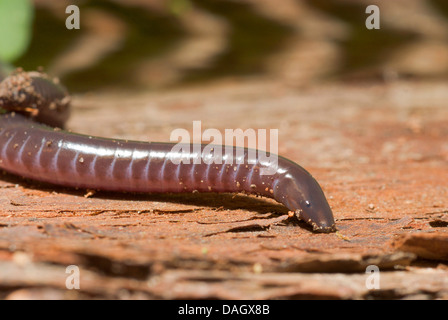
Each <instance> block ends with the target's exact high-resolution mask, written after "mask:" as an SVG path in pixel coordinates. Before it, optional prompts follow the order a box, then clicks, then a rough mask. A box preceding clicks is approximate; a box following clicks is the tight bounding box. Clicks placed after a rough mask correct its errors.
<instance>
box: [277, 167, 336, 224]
mask: <svg viewBox="0 0 448 320" xmlns="http://www.w3.org/2000/svg"><path fill="white" fill-rule="evenodd" d="M281 184H282V185H283V188H284V189H283V190H284V191H283V192H281V193H282V195H281V198H278V200H279V201H280V202H282V203H283V204H285V205H286V206H287V207H288V209H290V210H291V211H293V212H295V214H296V216H297V217H298V218H300V219H301V220H303V221H304V222H306V223H308V224H310V225H311V226H312V227H313V231H315V232H334V231H336V227H335V222H334V217H333V212H332V210H331V208H330V205H329V204H328V201H327V199H326V197H325V195H324V192H323V191H322V188H321V187H320V186H319V184H318V182H317V181H316V179H314V178H313V177H312V176H311V175H310V174H309V173H308V172H306V171H305V170H303V171H301V172H299V174H297V175H286V176H285V177H284V179H283V181H282V183H281Z"/></svg>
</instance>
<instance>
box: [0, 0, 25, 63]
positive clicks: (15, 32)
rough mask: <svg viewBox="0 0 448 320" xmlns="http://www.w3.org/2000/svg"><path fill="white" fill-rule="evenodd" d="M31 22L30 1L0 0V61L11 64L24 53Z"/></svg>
mask: <svg viewBox="0 0 448 320" xmlns="http://www.w3.org/2000/svg"><path fill="white" fill-rule="evenodd" d="M32 22H33V5H32V3H31V1H30V0H0V60H2V61H6V62H12V61H14V60H15V59H17V58H18V57H20V56H21V55H22V54H23V53H24V52H25V51H26V49H27V47H28V44H29V42H30V40H31V31H32V30H31V28H32Z"/></svg>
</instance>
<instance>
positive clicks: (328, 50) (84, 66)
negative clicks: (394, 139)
mask: <svg viewBox="0 0 448 320" xmlns="http://www.w3.org/2000/svg"><path fill="white" fill-rule="evenodd" d="M71 4H76V5H77V6H79V8H80V12H81V17H80V18H81V27H80V29H79V30H68V29H67V28H66V27H65V20H66V18H67V17H68V16H69V14H67V13H66V12H65V9H66V7H67V6H68V5H71ZM371 4H376V5H378V6H379V8H380V10H381V29H380V30H367V28H366V27H365V20H366V18H367V17H368V14H366V13H365V10H366V7H367V6H368V5H371ZM0 18H1V19H0V60H2V61H3V63H4V64H6V63H9V64H10V65H14V66H20V67H23V68H24V69H25V70H35V69H38V68H41V67H42V68H43V69H44V70H45V71H47V72H49V73H50V74H51V75H54V76H58V77H60V78H61V80H62V82H63V83H64V84H65V85H66V86H67V87H68V88H69V89H70V91H71V92H86V91H98V90H102V89H105V90H112V89H116V88H120V89H125V90H127V89H129V90H152V89H160V88H170V87H177V86H184V85H201V84H203V83H208V84H209V83H213V81H218V82H219V81H243V80H244V81H245V80H253V79H257V80H269V81H284V82H285V83H287V84H290V85H297V86H301V85H305V84H310V83H315V82H319V81H356V82H358V81H366V82H367V81H393V80H394V79H401V78H411V79H414V78H415V79H440V78H446V77H447V76H448V2H447V1H446V0H394V1H386V0H383V1H378V0H332V1H326V0H281V1H278V0H213V1H212V0H126V1H124V0H95V1H88V0H86V1H65V0H60V1H53V0H34V1H28V0H0Z"/></svg>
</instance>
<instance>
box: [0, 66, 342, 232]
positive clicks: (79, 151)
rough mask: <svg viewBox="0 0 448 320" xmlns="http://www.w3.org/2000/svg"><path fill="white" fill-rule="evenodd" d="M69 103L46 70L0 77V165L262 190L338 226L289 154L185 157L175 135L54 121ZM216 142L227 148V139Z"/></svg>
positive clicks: (85, 182)
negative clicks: (67, 126)
mask: <svg viewBox="0 0 448 320" xmlns="http://www.w3.org/2000/svg"><path fill="white" fill-rule="evenodd" d="M68 106H69V98H68V95H67V93H66V91H65V89H63V88H62V87H61V86H59V85H58V84H56V83H54V82H53V81H52V80H51V79H49V78H48V77H46V76H44V75H43V74H40V73H24V72H18V73H16V74H14V75H12V76H10V77H8V78H6V79H5V80H4V81H3V82H2V83H0V108H2V109H3V110H7V111H8V112H7V113H4V114H3V115H0V168H1V169H4V170H6V171H8V172H11V173H13V174H17V175H20V176H23V177H26V178H31V179H35V180H39V181H45V182H49V183H53V184H57V185H62V186H68V187H76V188H86V189H95V190H109V191H126V192H149V193H181V192H195V191H198V192H218V193H220V192H231V193H239V192H243V193H246V194H257V195H261V196H265V197H269V198H273V199H275V200H276V201H278V202H280V203H282V204H283V205H285V206H286V207H287V208H288V209H289V210H290V211H292V212H294V213H295V214H296V215H297V217H298V218H300V219H302V220H304V221H305V222H307V223H309V224H310V225H311V226H312V227H313V230H314V231H316V232H333V231H335V230H336V228H335V223H334V218H333V213H332V211H331V209H330V206H329V204H328V202H327V200H326V198H325V195H324V193H323V191H322V189H321V187H320V186H319V184H318V183H317V181H316V180H315V179H314V178H313V177H312V176H311V175H310V174H309V173H308V172H307V171H306V170H305V169H304V168H302V167H301V166H299V165H298V164H296V163H294V162H292V161H290V160H288V159H286V158H283V157H278V163H275V164H273V163H267V162H266V161H262V160H261V159H258V158H256V159H255V160H252V161H248V159H249V152H248V149H246V148H244V149H242V148H238V147H233V148H231V150H232V151H233V155H234V156H235V158H234V161H233V164H226V163H225V161H224V160H223V161H221V164H219V163H218V164H217V163H216V162H217V161H216V159H215V161H214V162H212V163H210V161H207V159H209V158H208V157H209V156H210V153H209V152H207V149H205V150H204V148H205V147H206V146H207V145H200V148H198V149H199V150H198V151H199V152H197V151H195V150H196V149H195V148H193V147H192V148H191V151H190V153H188V155H187V158H188V159H190V160H191V161H189V163H186V161H185V160H186V158H185V153H182V152H173V151H172V150H173V146H174V145H175V144H173V143H158V142H138V141H124V140H113V139H106V138H99V137H91V136H86V135H81V134H75V133H71V132H67V131H64V130H61V129H59V128H54V127H51V126H58V127H63V125H64V123H65V120H66V119H67V117H68V112H69V108H68ZM43 118H44V119H43ZM37 121H41V122H42V121H43V122H44V124H42V123H38V122H37ZM188 147H190V146H188ZM215 148H223V149H222V153H221V154H223V155H224V154H226V152H225V149H224V148H225V147H223V146H216V147H215ZM208 151H209V149H208ZM239 152H241V153H239ZM237 155H240V157H239V158H238V157H237ZM256 155H257V157H258V153H256ZM181 159H183V162H181V161H180V160H181ZM194 159H196V160H200V161H193V160H194ZM251 159H252V158H251ZM197 162H198V163H197ZM179 163H180V164H179ZM195 163H197V164H195ZM207 163H210V164H207ZM238 163H240V164H238ZM268 165H275V166H276V169H275V170H274V173H273V174H271V175H261V174H260V169H261V168H266V166H268Z"/></svg>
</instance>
